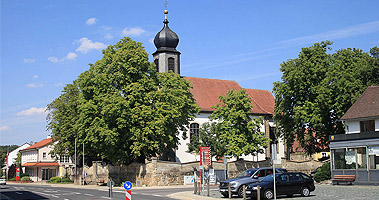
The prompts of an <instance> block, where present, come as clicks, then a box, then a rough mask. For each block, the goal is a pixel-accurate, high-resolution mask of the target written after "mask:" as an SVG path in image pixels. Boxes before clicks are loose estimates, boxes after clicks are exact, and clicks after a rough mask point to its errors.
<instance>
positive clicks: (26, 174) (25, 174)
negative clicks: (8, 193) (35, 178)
mask: <svg viewBox="0 0 379 200" xmlns="http://www.w3.org/2000/svg"><path fill="white" fill-rule="evenodd" d="M24 176H29V174H28V173H22V174H21V178H22V177H24Z"/></svg>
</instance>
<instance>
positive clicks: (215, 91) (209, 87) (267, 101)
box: [184, 77, 275, 114]
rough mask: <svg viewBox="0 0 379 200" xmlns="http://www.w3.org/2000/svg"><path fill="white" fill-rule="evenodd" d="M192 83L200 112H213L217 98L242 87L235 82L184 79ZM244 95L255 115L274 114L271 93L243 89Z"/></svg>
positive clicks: (192, 90)
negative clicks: (248, 96)
mask: <svg viewBox="0 0 379 200" xmlns="http://www.w3.org/2000/svg"><path fill="white" fill-rule="evenodd" d="M184 78H185V79H186V80H187V81H190V82H191V83H192V86H193V89H191V93H192V94H193V96H194V98H195V100H196V103H197V105H199V107H200V109H201V111H210V112H212V111H214V109H213V108H211V107H212V106H215V105H216V104H217V103H220V101H219V99H218V97H219V96H220V95H225V94H226V93H227V92H228V90H232V89H235V90H241V89H242V87H241V86H240V85H239V84H238V83H237V82H235V81H229V80H219V79H207V78H196V77H184ZM245 90H246V93H247V94H248V95H250V97H251V98H252V104H253V111H252V113H256V114H273V113H274V103H275V102H274V97H273V96H272V94H271V92H269V91H265V90H256V89H245Z"/></svg>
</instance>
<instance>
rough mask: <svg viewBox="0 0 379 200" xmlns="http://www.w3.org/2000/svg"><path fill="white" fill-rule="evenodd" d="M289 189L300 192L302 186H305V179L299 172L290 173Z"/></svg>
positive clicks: (292, 191)
mask: <svg viewBox="0 0 379 200" xmlns="http://www.w3.org/2000/svg"><path fill="white" fill-rule="evenodd" d="M289 178H290V179H289V188H288V189H289V191H291V193H292V194H294V193H300V189H301V187H303V185H304V182H305V180H303V178H302V177H301V175H300V174H298V173H293V174H289Z"/></svg>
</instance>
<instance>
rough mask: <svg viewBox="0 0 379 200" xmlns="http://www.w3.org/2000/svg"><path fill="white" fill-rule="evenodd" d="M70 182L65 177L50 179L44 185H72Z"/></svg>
mask: <svg viewBox="0 0 379 200" xmlns="http://www.w3.org/2000/svg"><path fill="white" fill-rule="evenodd" d="M72 182H73V181H71V180H70V179H69V178H67V177H59V176H55V177H51V178H50V180H48V181H46V183H72Z"/></svg>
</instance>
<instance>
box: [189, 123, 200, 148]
mask: <svg viewBox="0 0 379 200" xmlns="http://www.w3.org/2000/svg"><path fill="white" fill-rule="evenodd" d="M199 127H200V126H199V124H198V123H192V124H190V142H191V144H194V142H195V140H199Z"/></svg>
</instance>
